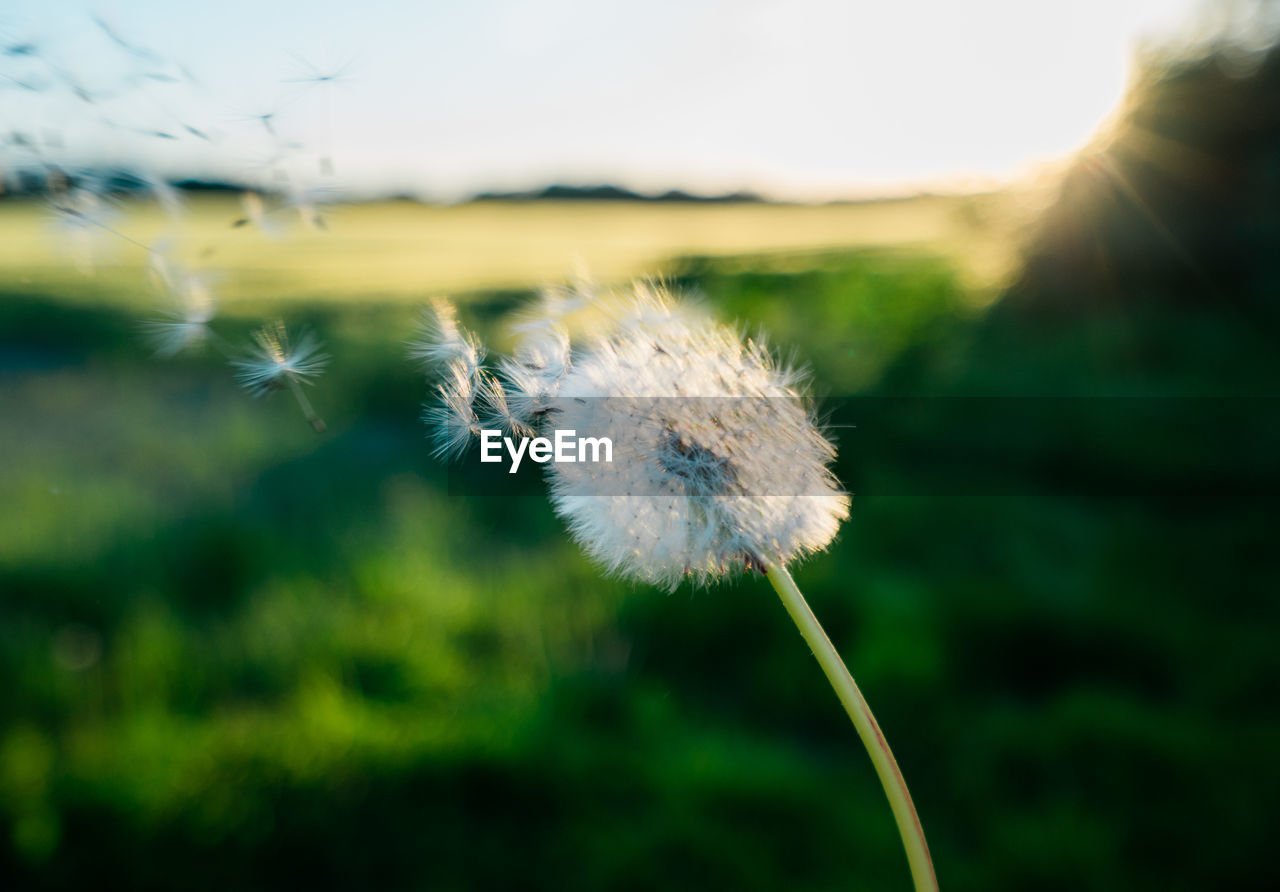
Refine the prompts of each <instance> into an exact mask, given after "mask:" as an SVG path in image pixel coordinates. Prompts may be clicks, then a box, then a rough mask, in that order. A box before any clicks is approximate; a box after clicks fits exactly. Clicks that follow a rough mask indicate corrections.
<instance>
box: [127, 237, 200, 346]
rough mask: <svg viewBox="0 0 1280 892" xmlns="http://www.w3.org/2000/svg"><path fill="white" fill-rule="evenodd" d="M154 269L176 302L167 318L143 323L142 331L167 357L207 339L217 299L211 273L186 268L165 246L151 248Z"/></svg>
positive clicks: (154, 272)
mask: <svg viewBox="0 0 1280 892" xmlns="http://www.w3.org/2000/svg"><path fill="white" fill-rule="evenodd" d="M150 256H151V270H152V274H153V275H154V276H155V278H156V279H157V280H158V281H159V282H160V284H161V285H162V286H163V287H164V289H165V290H166V291H167V292H168V294H169V296H170V297H171V298H172V299H173V300H174V302H175V304H176V306H175V307H174V309H172V310H170V311H169V313H168V314H167V316H166V318H164V319H155V320H151V321H149V322H146V323H144V324H143V331H144V333H145V334H146V336H147V339H148V340H149V341H150V342H151V344H152V347H153V348H154V349H155V353H156V356H159V357H162V358H168V357H172V356H176V355H177V354H179V353H181V352H183V351H184V350H188V349H191V348H194V347H198V346H200V345H202V344H204V343H205V342H206V341H208V340H209V339H210V338H211V337H212V336H213V332H212V331H211V329H210V328H209V323H210V322H212V321H213V317H214V314H215V311H216V301H215V299H214V295H213V283H212V281H211V277H210V276H209V275H208V274H204V273H196V272H192V271H190V270H187V269H185V268H183V267H181V266H178V265H177V264H175V263H173V262H172V261H171V260H170V259H169V254H168V251H167V250H166V249H164V248H154V249H152V251H151V255H150Z"/></svg>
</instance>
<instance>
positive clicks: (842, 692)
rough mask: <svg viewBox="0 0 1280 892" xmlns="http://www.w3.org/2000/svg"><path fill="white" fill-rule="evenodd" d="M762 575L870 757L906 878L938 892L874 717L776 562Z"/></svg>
mask: <svg viewBox="0 0 1280 892" xmlns="http://www.w3.org/2000/svg"><path fill="white" fill-rule="evenodd" d="M765 574H766V575H767V576H768V577H769V581H770V582H771V583H773V587H774V589H775V590H776V591H777V593H778V597H780V598H781V599H782V603H783V606H785V607H786V608H787V613H789V614H791V619H792V620H793V621H794V622H795V624H796V627H797V628H799V629H800V634H801V635H803V636H804V640H805V641H806V642H807V643H808V645H809V647H810V648H811V649H812V650H813V655H814V656H815V657H817V659H818V664H819V665H820V666H821V667H822V671H823V672H825V673H826V676H827V680H828V681H830V682H831V687H833V688H835V691H836V696H837V697H839V698H840V702H841V703H842V704H843V705H844V709H845V712H847V713H849V718H851V719H853V726H854V727H855V728H857V729H858V736H859V737H861V738H862V743H863V744H864V745H865V746H866V748H867V752H868V753H869V754H870V756H871V762H872V764H873V765H875V768H876V774H877V775H879V777H880V786H882V787H884V793H885V795H886V796H888V797H889V807H890V808H892V809H893V819H894V820H895V821H897V823H898V833H899V835H900V836H901V837H902V845H903V847H904V848H905V849H906V850H907V863H908V864H909V865H910V867H911V879H912V881H913V882H914V883H915V888H916V892H937V889H938V878H937V876H936V875H935V874H934V872H933V861H932V860H931V859H930V858H929V846H928V844H927V843H926V842H925V841H924V829H923V828H922V827H921V826H920V816H919V815H917V814H916V807H915V805H913V804H912V802H911V793H910V792H909V791H908V790H907V782H906V781H904V780H903V779H902V772H901V771H900V770H899V769H898V762H897V760H896V759H894V758H893V753H892V752H890V750H889V744H888V743H887V742H886V741H885V739H884V733H883V732H881V730H880V725H879V724H878V723H877V722H876V717H875V716H873V715H872V714H871V707H869V706H868V705H867V701H866V699H865V698H864V697H863V696H862V692H861V691H859V690H858V686H857V685H856V684H854V681H853V676H852V675H850V674H849V670H848V668H846V667H845V665H844V661H843V660H841V659H840V654H839V653H837V652H836V649H835V646H834V645H833V644H832V643H831V639H830V638H828V637H827V633H826V632H824V631H822V626H820V625H819V624H818V620H817V617H815V616H814V615H813V611H812V610H810V609H809V605H808V603H806V602H805V599H804V595H802V594H800V589H798V588H796V583H795V580H794V579H792V578H791V574H790V573H788V572H787V570H786V568H785V567H780V566H778V565H777V564H765Z"/></svg>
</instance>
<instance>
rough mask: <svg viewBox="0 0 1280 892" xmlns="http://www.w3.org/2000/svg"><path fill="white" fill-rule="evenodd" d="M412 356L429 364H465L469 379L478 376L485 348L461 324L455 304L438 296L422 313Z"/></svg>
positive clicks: (420, 361) (411, 342)
mask: <svg viewBox="0 0 1280 892" xmlns="http://www.w3.org/2000/svg"><path fill="white" fill-rule="evenodd" d="M409 356H410V358H411V359H414V360H416V361H417V362H419V363H421V364H423V365H424V366H428V367H431V366H451V365H454V364H458V365H461V366H462V368H463V369H464V370H465V372H466V376H467V378H468V379H474V377H475V375H476V373H477V371H478V370H479V368H480V363H481V362H482V361H483V360H484V351H483V349H481V347H480V342H479V340H477V338H476V337H475V335H473V334H471V333H470V332H468V331H465V330H464V329H462V328H461V327H460V326H459V325H458V316H457V313H456V312H455V311H454V309H453V305H452V304H450V303H449V302H448V301H446V300H441V299H439V298H435V299H433V300H432V301H431V303H430V305H429V306H427V307H425V308H423V310H422V313H421V315H420V316H419V320H418V331H417V333H416V334H415V335H414V337H413V338H412V339H411V340H410V341H409Z"/></svg>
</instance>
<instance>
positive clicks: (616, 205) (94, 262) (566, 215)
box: [0, 193, 1029, 307]
mask: <svg viewBox="0 0 1280 892" xmlns="http://www.w3.org/2000/svg"><path fill="white" fill-rule="evenodd" d="M1028 200H1029V196H1028V195H1025V194H1022V193H1018V194H1017V195H1013V194H1005V193H991V194H982V195H965V196H924V197H918V198H908V199H902V200H897V201H883V202H865V203H845V204H831V205H823V206H811V205H770V204H715V203H709V204H680V203H675V204H670V203H638V202H581V201H579V202H561V203H556V202H509V203H504V202H478V203H473V204H464V205H457V206H427V205H420V204H415V203H411V202H387V203H378V204H357V205H337V206H333V207H321V208H320V209H319V210H320V213H321V217H322V220H323V223H322V224H321V226H319V227H317V226H306V225H303V223H302V218H301V216H300V214H299V213H298V212H297V211H296V210H294V209H290V208H286V207H283V206H279V205H276V206H273V205H272V204H271V203H268V204H267V213H266V215H265V227H266V229H267V234H266V235H264V233H263V231H262V230H260V229H259V228H258V227H257V226H254V225H241V226H235V225H234V224H235V223H236V222H237V221H242V220H244V219H245V211H244V209H243V208H242V206H241V203H240V201H239V199H236V198H221V197H197V198H193V199H190V200H188V201H187V202H186V208H185V211H184V213H183V215H182V222H181V224H180V225H179V226H177V227H175V226H174V225H173V224H172V223H171V221H170V220H169V218H168V217H167V216H166V215H165V214H164V213H163V211H162V210H161V209H160V207H159V206H157V205H154V204H130V205H121V206H117V207H111V206H108V207H106V208H105V209H104V212H103V213H102V215H101V218H102V223H104V224H106V225H109V226H110V227H111V229H112V230H114V232H110V231H107V230H106V229H105V228H103V226H95V225H92V224H90V225H86V226H81V227H80V230H82V231H78V232H76V233H74V234H73V235H72V236H71V237H68V233H67V231H66V227H65V226H64V227H59V225H58V218H57V215H56V214H55V213H53V212H52V211H46V210H45V209H44V208H42V207H41V206H40V205H39V204H35V203H32V204H24V203H21V202H18V201H12V202H9V203H7V204H5V205H2V206H0V269H3V270H6V271H9V272H10V274H11V275H15V276H17V277H18V281H19V282H30V283H32V284H34V285H37V286H41V287H49V286H54V287H58V288H60V289H61V290H64V291H66V290H71V291H75V290H78V289H76V288H74V286H75V285H76V284H81V283H80V282H77V279H76V278H75V277H69V276H68V275H67V273H68V272H74V273H76V274H84V275H88V274H89V273H90V271H92V270H94V269H97V268H100V267H104V266H105V267H109V268H113V269H118V270H119V271H120V272H121V273H122V274H135V275H140V276H141V275H145V271H146V267H147V254H146V249H147V248H151V247H153V246H166V245H167V246H170V247H171V248H172V253H173V254H174V256H175V259H177V260H181V261H182V262H184V263H186V264H187V265H189V266H191V267H192V268H195V269H204V270H209V271H210V272H212V273H214V274H217V273H219V272H221V273H222V274H223V282H222V288H221V294H222V296H223V298H224V300H225V301H226V302H227V303H228V304H230V305H231V306H232V307H236V306H239V305H241V304H243V303H253V302H255V301H260V300H262V299H264V298H270V299H274V298H287V299H299V298H305V299H307V300H310V301H337V302H340V303H346V302H349V301H350V300H352V299H353V298H359V299H361V300H370V299H373V300H386V301H392V300H415V301H421V300H422V299H423V297H424V296H425V295H431V294H437V293H445V294H452V293H455V292H460V291H474V290H479V289H491V290H492V289H509V288H523V289H528V288H536V287H539V286H544V285H555V284H561V283H563V282H565V281H568V280H570V279H573V278H575V277H578V276H581V275H589V276H591V277H592V278H593V279H595V280H598V281H601V282H619V281H625V280H627V279H630V278H634V277H638V276H655V275H662V274H665V273H667V272H669V271H670V270H671V269H672V268H673V267H672V263H673V261H675V260H676V259H678V258H680V257H685V256H691V255H694V256H708V257H725V256H729V257H732V256H742V255H755V254H774V255H777V254H781V255H794V254H804V253H811V252H823V251H830V250H833V249H837V250H838V249H844V248H850V247H858V248H867V247H876V248H883V249H888V250H906V251H913V250H914V251H918V250H920V249H924V250H928V251H932V252H936V253H939V254H941V255H943V256H946V257H948V258H949V259H951V260H952V262H953V263H954V264H955V265H956V267H957V270H958V271H959V272H960V273H961V274H962V275H963V276H964V278H965V282H966V284H968V285H972V286H974V288H975V290H976V291H978V292H982V293H987V292H989V291H990V290H991V289H992V288H993V287H995V286H997V285H998V284H999V283H1000V282H1001V281H1002V280H1003V279H1004V278H1005V277H1006V276H1007V274H1008V272H1009V270H1010V268H1011V266H1012V263H1013V248H1014V246H1013V244H1012V243H1011V241H1010V235H1011V231H1012V229H1013V227H1014V226H1016V225H1017V223H1019V222H1020V221H1021V219H1022V218H1023V217H1024V216H1025V214H1026V205H1027V204H1028ZM64 221H65V218H64ZM86 261H87V262H86ZM83 277H84V276H81V278H83ZM136 294H137V296H138V297H139V298H145V291H142V290H139V291H137V292H136Z"/></svg>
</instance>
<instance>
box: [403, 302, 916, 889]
mask: <svg viewBox="0 0 1280 892" xmlns="http://www.w3.org/2000/svg"><path fill="white" fill-rule="evenodd" d="M583 309H587V310H591V311H594V312H595V313H596V315H597V316H602V317H603V318H604V319H605V322H604V323H603V327H602V328H600V327H598V328H597V329H596V330H595V331H594V332H593V334H592V335H591V336H590V337H589V338H588V339H587V341H586V343H585V344H583V345H581V346H580V347H579V349H578V350H577V351H576V352H573V351H571V350H570V338H569V334H568V327H567V325H566V322H567V320H568V317H569V316H571V315H572V314H574V313H576V312H578V311H580V310H583ZM429 319H430V324H429V325H428V326H427V327H426V329H425V330H424V333H423V334H422V335H420V336H419V338H418V339H417V340H416V341H415V344H414V347H413V349H412V353H413V355H414V356H415V357H416V358H418V359H420V360H423V361H425V362H427V363H436V364H439V365H442V366H443V367H444V369H445V371H446V381H445V383H444V384H442V385H441V387H440V395H441V398H442V399H441V403H440V405H439V406H438V407H436V408H435V409H433V410H431V411H429V412H428V415H427V418H428V421H429V422H434V423H436V424H437V425H439V429H438V432H437V433H438V437H439V438H440V442H443V443H447V444H448V448H447V449H441V450H438V451H440V452H447V453H451V454H452V453H457V452H460V451H461V450H462V449H464V448H465V446H466V444H467V442H468V440H469V439H470V436H471V435H472V434H475V433H478V431H479V430H481V429H483V427H484V426H485V423H486V422H487V421H488V420H494V421H497V422H506V423H500V424H494V425H492V426H493V427H505V428H507V429H512V428H516V429H529V430H532V429H537V428H538V427H539V426H542V427H546V426H549V425H550V424H552V423H554V425H555V427H556V428H557V429H559V430H570V429H571V430H573V431H575V432H582V431H588V432H590V433H591V435H592V436H599V437H609V438H610V439H611V441H612V443H613V444H614V455H613V460H612V461H611V462H606V463H572V464H568V463H551V464H546V465H544V467H545V468H546V474H547V477H548V486H549V489H550V497H551V502H552V505H553V507H554V508H555V510H556V512H557V513H558V514H559V515H560V516H561V517H562V518H564V520H565V521H566V524H567V526H568V529H569V532H570V534H571V536H572V537H573V538H574V539H575V540H576V541H577V543H578V544H579V545H580V546H581V547H582V548H583V550H584V551H585V552H586V553H587V554H588V555H589V556H590V557H592V558H593V559H594V560H595V561H596V562H597V563H598V564H600V565H601V566H602V567H603V568H604V569H605V570H606V571H607V572H610V573H612V574H615V575H618V576H622V577H625V578H629V579H633V580H637V581H641V582H647V583H656V584H660V585H666V586H669V587H672V588H674V587H675V586H676V585H678V583H679V581H680V580H681V579H683V578H692V579H693V581H694V582H695V583H703V582H708V581H712V580H715V579H718V578H720V577H723V576H725V575H726V574H728V573H730V572H733V571H735V570H738V571H741V570H744V569H745V570H748V571H750V570H757V571H759V572H761V573H763V574H765V575H766V576H767V578H768V579H769V581H770V583H771V584H772V585H773V587H774V589H775V590H776V591H777V593H778V595H779V597H780V598H781V599H782V602H783V604H784V606H785V607H786V609H787V612H788V614H789V615H790V616H791V618H792V620H793V621H794V622H795V624H796V626H797V627H798V628H799V630H800V632H801V634H802V635H803V637H804V639H805V641H806V642H807V643H808V645H809V646H810V648H811V649H812V650H813V653H814V655H815V657H816V658H817V659H818V662H819V665H820V666H821V667H822V669H823V671H824V673H825V674H826V676H827V678H828V680H829V681H830V682H831V685H832V687H833V688H834V689H835V692H836V694H837V696H838V698H839V699H840V702H841V704H842V705H843V706H844V708H845V710H846V712H848V714H849V716H850V718H851V719H852V721H853V724H854V726H855V728H856V729H857V732H858V734H859V736H860V737H861V739H862V741H863V743H864V744H865V745H866V747H867V751H868V752H869V754H870V755H871V759H872V762H873V764H874V766H875V769H876V773H877V775H878V776H879V778H880V782H881V785H882V786H883V787H884V790H885V793H886V795H887V797H888V799H889V802H890V806H891V808H892V810H893V814H894V818H895V820H896V821H897V824H898V829H899V832H900V834H901V836H902V840H903V844H904V847H905V849H906V852H907V858H908V862H909V865H910V867H911V873H912V877H913V879H914V881H915V885H916V888H917V889H918V890H929V889H932V890H936V889H937V880H936V878H935V877H934V872H933V866H932V862H931V861H930V858H929V853H928V847H927V845H926V844H925V839H924V833H923V831H922V829H921V826H920V822H919V819H918V817H917V815H916V811H915V807H914V805H913V804H912V802H911V796H910V793H909V792H908V790H907V787H906V783H905V782H904V780H903V778H902V774H901V772H900V771H899V770H898V766H897V762H896V761H895V759H894V757H893V754H892V752H890V750H889V747H888V744H887V743H886V742H885V738H884V735H883V734H882V733H881V731H880V728H879V726H878V724H877V723H876V720H875V718H874V716H873V715H872V713H871V710H870V708H869V707H868V705H867V703H866V700H865V699H864V698H863V696H862V694H861V692H860V691H859V690H858V687H857V685H856V684H855V683H854V681H853V678H852V676H850V674H849V671H848V669H847V668H846V667H845V665H844V663H843V662H842V661H841V659H840V656H839V654H838V653H837V651H836V650H835V648H834V646H833V645H832V644H831V641H830V640H829V639H828V638H827V636H826V634H825V633H824V632H823V630H822V627H821V626H820V625H819V624H818V621H817V619H816V618H815V617H814V615H813V613H812V611H811V610H810V609H809V606H808V604H807V603H806V602H805V599H804V597H803V595H802V594H801V593H800V590H799V588H797V586H796V584H795V581H794V579H793V578H792V576H791V574H790V572H789V571H788V570H787V566H788V565H789V564H791V563H793V562H795V561H797V560H799V559H802V558H804V557H806V556H808V555H811V554H814V553H816V552H819V551H821V550H823V549H825V548H826V547H827V546H828V545H829V544H830V543H831V541H832V540H833V539H834V537H835V535H836V532H837V531H838V529H839V526H840V523H841V522H842V521H843V520H844V519H845V518H846V517H847V516H848V511H849V497H848V495H847V494H846V493H845V492H844V491H843V490H842V489H841V487H840V485H839V483H838V481H837V480H836V478H835V476H834V475H833V474H832V473H831V471H830V470H829V465H830V463H831V462H832V460H833V459H834V458H835V447H834V446H833V445H832V443H831V442H830V441H829V440H828V439H827V438H826V436H825V435H824V434H823V432H822V431H821V429H820V427H819V426H818V424H817V423H816V421H815V419H814V416H813V414H812V411H811V410H810V409H809V407H808V406H807V404H806V402H805V400H804V398H803V397H804V383H805V379H804V376H802V375H800V374H799V373H797V372H796V371H794V370H792V369H790V368H788V367H786V366H784V365H781V364H779V363H778V362H776V361H775V360H774V359H773V356H772V354H771V353H770V352H769V351H768V349H767V348H766V347H765V346H764V344H763V343H762V342H761V341H760V340H758V339H751V338H747V337H744V336H743V335H742V334H741V333H740V332H738V331H737V330H735V329H733V328H730V327H727V326H724V325H721V324H719V323H716V322H715V321H713V320H711V319H710V318H708V317H707V316H705V315H704V314H702V313H700V312H698V311H697V310H696V308H693V307H691V306H689V305H687V304H684V303H680V302H677V301H675V300H673V299H672V298H671V296H670V295H669V294H668V293H667V292H666V291H665V290H664V289H662V288H659V287H654V286H644V285H642V286H637V287H636V288H635V289H634V290H633V292H632V293H631V295H630V296H629V298H628V299H627V300H625V301H624V302H622V304H621V306H620V307H618V306H616V305H614V306H609V305H607V304H606V303H604V302H602V301H599V300H596V299H594V298H593V297H592V296H591V295H586V294H583V293H581V292H574V293H570V294H565V293H562V292H556V293H552V294H549V295H547V296H544V299H543V302H542V305H541V307H540V311H539V312H538V313H535V314H534V315H532V316H530V317H528V318H526V319H525V320H523V321H522V322H521V324H520V325H519V326H518V329H517V331H516V334H517V338H518V339H517V343H516V348H515V350H514V352H513V355H512V356H511V357H510V358H507V359H504V360H501V361H500V363H499V366H498V368H499V375H498V376H494V375H492V374H490V373H489V372H488V371H486V370H484V369H481V368H480V367H479V366H480V362H481V360H482V359H483V352H482V351H481V349H480V347H479V342H478V341H477V340H476V339H475V338H474V336H472V335H471V334H469V333H467V332H465V331H463V330H462V329H461V328H459V327H458V325H457V320H456V318H455V317H454V315H453V313H452V309H451V308H450V307H449V306H448V305H447V304H443V303H437V304H436V306H435V307H434V308H433V310H432V312H431V314H430V317H429Z"/></svg>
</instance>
